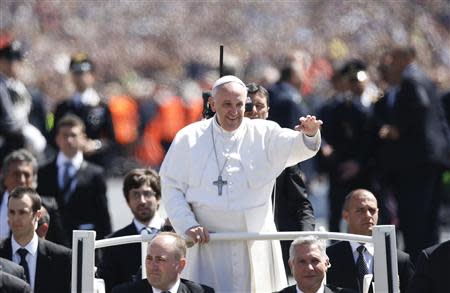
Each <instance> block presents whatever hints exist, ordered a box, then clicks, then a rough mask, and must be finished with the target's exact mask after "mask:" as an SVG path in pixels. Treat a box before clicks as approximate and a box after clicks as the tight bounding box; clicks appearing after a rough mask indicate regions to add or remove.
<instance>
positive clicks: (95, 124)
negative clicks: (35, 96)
mask: <svg viewBox="0 0 450 293" xmlns="http://www.w3.org/2000/svg"><path fill="white" fill-rule="evenodd" d="M69 70H70V74H71V78H72V81H73V85H74V87H75V93H73V95H72V96H71V97H70V98H69V99H67V100H66V101H63V102H62V103H60V104H58V106H57V107H56V110H55V124H57V123H58V122H59V120H60V119H62V118H63V117H64V116H65V115H67V114H73V115H77V116H78V117H80V119H81V120H82V121H83V122H84V125H85V127H86V136H87V137H86V143H85V146H84V148H85V149H84V151H85V156H86V159H87V160H88V161H90V162H93V163H95V164H98V165H100V166H102V167H104V168H107V167H108V166H111V161H112V155H113V149H114V145H115V142H116V140H115V134H114V127H113V123H112V116H111V112H110V110H109V108H108V105H107V104H106V102H105V98H104V97H103V96H101V95H100V94H98V93H97V91H96V90H95V89H94V84H95V65H94V62H93V61H92V60H91V59H90V58H89V56H88V55H87V54H85V53H77V54H74V55H73V56H72V58H71V60H70V65H69ZM53 136H56V132H55V133H53Z"/></svg>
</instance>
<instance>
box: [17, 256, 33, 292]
mask: <svg viewBox="0 0 450 293" xmlns="http://www.w3.org/2000/svg"><path fill="white" fill-rule="evenodd" d="M17 253H18V254H19V255H20V263H19V265H21V266H22V267H23V269H24V270H25V277H26V278H27V282H28V284H30V269H29V268H28V262H27V260H26V258H25V257H26V256H27V254H28V250H26V249H25V248H19V249H17Z"/></svg>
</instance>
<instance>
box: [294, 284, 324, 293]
mask: <svg viewBox="0 0 450 293" xmlns="http://www.w3.org/2000/svg"><path fill="white" fill-rule="evenodd" d="M295 288H296V289H297V293H304V292H303V291H302V290H300V288H299V287H298V285H296V286H295ZM324 291H325V287H324V285H323V282H322V284H321V285H320V287H319V289H318V290H317V291H316V293H323V292H324Z"/></svg>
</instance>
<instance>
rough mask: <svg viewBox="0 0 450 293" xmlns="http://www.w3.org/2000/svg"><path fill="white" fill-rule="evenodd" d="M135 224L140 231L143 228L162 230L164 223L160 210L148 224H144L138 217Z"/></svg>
mask: <svg viewBox="0 0 450 293" xmlns="http://www.w3.org/2000/svg"><path fill="white" fill-rule="evenodd" d="M133 223H134V226H136V229H137V231H138V232H140V231H141V230H142V229H143V228H147V227H149V228H155V229H158V230H161V226H162V224H163V220H162V218H161V217H160V216H159V214H158V212H156V213H155V215H154V216H153V219H151V220H150V223H148V225H147V226H146V225H144V224H143V223H141V222H139V221H138V220H137V219H136V218H134V219H133Z"/></svg>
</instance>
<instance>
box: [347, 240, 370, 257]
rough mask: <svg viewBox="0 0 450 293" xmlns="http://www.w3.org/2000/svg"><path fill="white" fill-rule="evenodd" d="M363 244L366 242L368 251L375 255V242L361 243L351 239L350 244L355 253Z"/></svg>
mask: <svg viewBox="0 0 450 293" xmlns="http://www.w3.org/2000/svg"><path fill="white" fill-rule="evenodd" d="M361 244H364V246H365V247H366V251H367V252H368V253H369V254H370V255H371V256H373V253H374V250H375V249H374V246H373V243H370V242H369V243H359V242H354V241H350V246H351V247H352V252H353V254H355V251H356V250H357V249H358V247H360V246H361ZM356 253H358V252H357V251H356Z"/></svg>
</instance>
